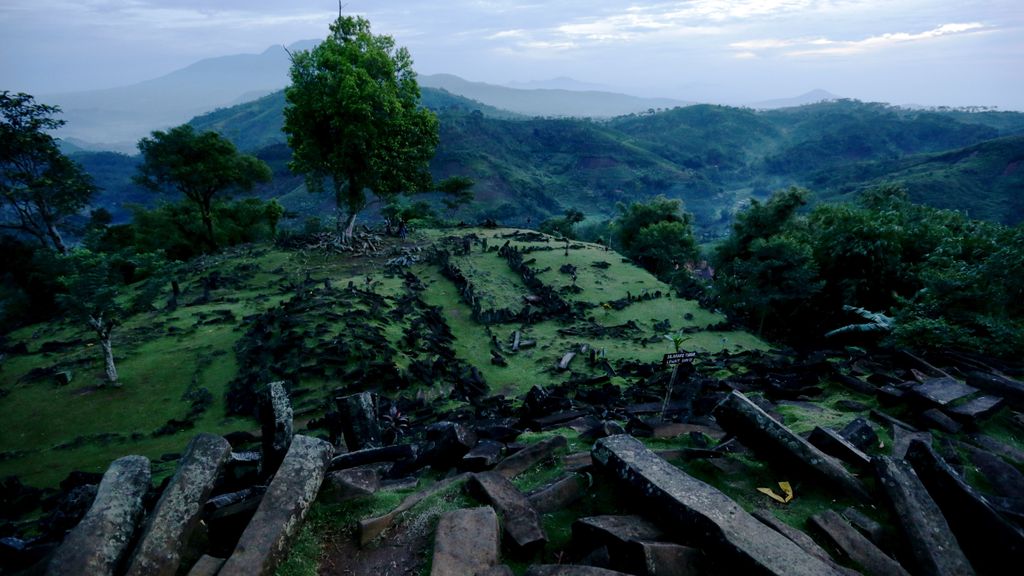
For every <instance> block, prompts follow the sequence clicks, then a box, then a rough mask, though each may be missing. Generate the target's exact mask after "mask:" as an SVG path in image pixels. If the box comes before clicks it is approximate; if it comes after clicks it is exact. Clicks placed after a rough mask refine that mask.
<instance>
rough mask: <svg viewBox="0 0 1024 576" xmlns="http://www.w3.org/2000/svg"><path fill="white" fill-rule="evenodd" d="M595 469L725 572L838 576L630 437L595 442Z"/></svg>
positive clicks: (708, 486) (736, 505)
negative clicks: (625, 490)
mask: <svg viewBox="0 0 1024 576" xmlns="http://www.w3.org/2000/svg"><path fill="white" fill-rule="evenodd" d="M592 455H593V458H594V462H595V465H596V466H597V467H599V468H601V469H603V470H605V471H607V472H608V473H609V474H611V475H612V476H613V477H614V478H615V479H616V480H617V481H618V483H619V484H620V485H622V486H624V487H626V488H627V489H628V490H629V493H631V494H632V495H633V496H634V497H636V498H637V499H638V500H640V501H639V502H638V503H640V504H644V505H645V506H646V508H647V509H649V510H651V511H652V513H656V514H657V515H658V518H659V519H660V520H663V521H664V524H665V525H667V526H672V527H673V531H674V533H675V534H676V535H677V536H678V537H681V538H686V542H687V543H689V544H692V545H695V546H698V547H700V548H701V549H703V550H704V551H705V552H706V553H707V554H708V557H709V558H710V559H713V560H715V561H718V562H721V563H723V564H726V566H723V568H724V569H726V570H732V571H735V572H737V573H738V572H740V571H750V572H754V573H758V574H775V575H779V576H782V575H791V576H795V575H800V574H806V575H808V576H810V575H815V576H821V575H825V574H830V575H832V574H837V572H836V571H835V570H833V569H832V568H831V567H830V566H828V565H827V564H825V563H824V562H822V561H821V560H820V559H818V558H815V557H814V556H812V555H810V554H808V553H807V552H805V551H804V550H803V549H801V548H800V547H799V546H797V545H796V544H794V543H793V542H792V541H790V540H789V539H788V538H786V537H785V536H783V535H782V534H779V533H778V532H776V531H774V530H772V529H771V528H769V527H768V526H765V525H764V524H762V523H761V522H759V521H758V520H757V519H755V518H754V517H753V516H751V515H750V514H749V513H747V512H746V511H745V510H743V508H741V507H740V506H739V505H738V504H737V503H736V502H735V501H733V500H732V499H731V498H729V497H728V496H726V495H725V494H723V493H722V492H720V491H718V490H717V489H716V488H714V487H712V486H710V485H708V484H705V483H704V482H702V481H700V480H698V479H696V478H694V477H692V476H690V475H688V474H686V473H685V472H683V471H682V470H680V469H679V468H676V467H675V466H673V465H671V464H669V463H668V462H666V461H665V460H663V459H661V458H659V457H658V456H656V455H655V454H654V453H653V452H651V451H650V450H648V449H647V448H646V447H644V445H643V444H641V443H640V441H639V440H637V439H635V438H632V437H630V436H625V435H619V436H609V437H608V438H603V439H601V440H598V441H597V443H596V444H595V445H594V448H593V451H592Z"/></svg>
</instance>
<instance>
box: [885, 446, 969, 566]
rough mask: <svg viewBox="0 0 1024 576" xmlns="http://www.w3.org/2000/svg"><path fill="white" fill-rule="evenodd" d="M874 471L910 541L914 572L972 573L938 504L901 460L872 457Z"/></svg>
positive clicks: (908, 466)
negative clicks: (914, 566)
mask: <svg viewBox="0 0 1024 576" xmlns="http://www.w3.org/2000/svg"><path fill="white" fill-rule="evenodd" d="M875 473H876V475H877V477H878V482H879V484H880V485H881V487H882V490H883V492H885V494H886V496H888V499H889V503H890V504H891V506H892V509H893V512H895V518H896V520H897V522H898V523H899V525H900V527H901V528H902V530H903V533H904V535H906V537H907V541H908V543H909V544H910V551H911V553H912V554H913V557H914V563H915V564H916V565H917V571H915V573H920V574H930V575H944V574H948V575H950V576H952V575H954V574H960V575H964V576H967V575H969V574H974V570H973V569H972V568H971V565H970V563H969V562H968V561H967V557H966V556H964V553H963V551H962V550H960V545H959V544H957V541H956V538H955V537H954V536H953V532H952V530H950V528H949V524H947V523H946V519H945V517H943V516H942V512H941V511H940V510H939V507H938V505H936V504H935V501H934V500H932V498H931V496H929V495H928V491H927V490H926V489H925V487H924V484H922V483H921V481H920V480H919V479H918V477H917V474H915V473H914V469H913V468H912V467H911V466H910V464H909V463H907V462H906V461H904V460H895V459H893V458H889V457H885V456H881V457H878V458H875Z"/></svg>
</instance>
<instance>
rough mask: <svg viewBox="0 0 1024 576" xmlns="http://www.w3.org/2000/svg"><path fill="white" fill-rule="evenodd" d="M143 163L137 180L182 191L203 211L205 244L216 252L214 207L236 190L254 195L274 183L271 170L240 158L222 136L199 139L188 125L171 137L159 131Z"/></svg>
mask: <svg viewBox="0 0 1024 576" xmlns="http://www.w3.org/2000/svg"><path fill="white" fill-rule="evenodd" d="M139 151H140V152H141V153H142V159H143V161H142V164H141V165H140V166H139V173H138V175H137V176H136V178H135V181H136V182H137V183H138V184H140V185H142V186H145V187H146V188H149V189H151V190H155V191H177V192H181V193H182V194H183V195H184V196H185V198H186V199H187V200H188V201H190V202H192V203H194V204H195V205H196V206H197V207H198V208H199V215H200V218H201V220H202V223H203V229H204V233H205V236H206V237H205V241H206V243H207V245H208V246H209V248H210V249H211V250H216V248H217V239H216V236H215V234H214V230H213V216H214V210H213V202H214V199H215V198H216V197H219V196H226V195H228V194H230V193H231V192H233V191H235V190H250V189H251V188H252V187H253V185H254V184H256V183H257V182H269V181H270V178H271V172H270V167H269V166H267V165H266V163H264V162H263V161H262V160H259V159H257V158H255V157H253V156H249V155H247V154H240V153H239V152H238V150H236V149H235V145H234V144H232V143H231V141H229V140H227V139H226V138H224V137H222V136H221V135H220V134H217V133H216V132H212V131H208V132H203V133H201V134H197V133H196V132H195V129H193V128H192V126H189V125H188V124H184V125H181V126H178V127H177V128H172V129H170V130H168V131H167V132H163V131H160V130H157V131H155V132H153V136H152V138H143V139H142V140H140V141H139Z"/></svg>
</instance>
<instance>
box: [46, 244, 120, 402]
mask: <svg viewBox="0 0 1024 576" xmlns="http://www.w3.org/2000/svg"><path fill="white" fill-rule="evenodd" d="M62 260H63V262H62V263H63V264H65V265H66V266H67V269H68V274H67V275H66V276H64V277H62V278H61V283H62V284H63V285H64V287H65V288H66V289H67V294H62V295H60V296H59V298H58V301H59V302H60V305H61V307H62V308H64V309H65V310H66V311H67V312H68V313H69V314H70V315H71V316H73V317H76V318H78V319H79V320H80V321H82V322H84V323H85V324H87V325H88V326H89V328H91V329H92V331H93V332H94V333H95V334H96V337H97V338H98V339H99V341H100V347H101V348H102V350H103V352H104V361H105V364H106V374H107V381H108V382H109V383H110V384H116V383H117V378H118V377H117V369H116V367H115V366H114V357H113V352H112V350H111V343H110V338H111V332H112V331H113V330H114V328H115V327H116V326H117V325H118V324H120V322H121V319H122V316H123V315H124V309H123V308H122V306H121V303H120V302H119V301H118V299H119V297H120V292H121V282H122V276H121V274H120V272H119V271H118V269H117V268H116V267H115V266H113V264H112V261H111V259H110V257H109V256H108V255H106V254H97V253H93V252H90V251H88V250H84V249H76V250H73V251H71V252H70V253H68V254H67V255H65V256H64V257H63V258H62Z"/></svg>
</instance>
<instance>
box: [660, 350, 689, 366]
mask: <svg viewBox="0 0 1024 576" xmlns="http://www.w3.org/2000/svg"><path fill="white" fill-rule="evenodd" d="M696 357H697V353H696V352H673V353H671V354H665V357H664V358H662V359H661V365H662V366H676V365H678V364H692V363H693V359H694V358H696Z"/></svg>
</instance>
